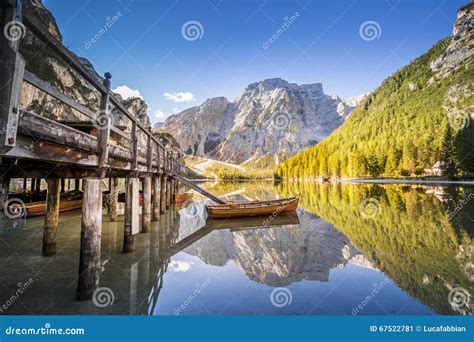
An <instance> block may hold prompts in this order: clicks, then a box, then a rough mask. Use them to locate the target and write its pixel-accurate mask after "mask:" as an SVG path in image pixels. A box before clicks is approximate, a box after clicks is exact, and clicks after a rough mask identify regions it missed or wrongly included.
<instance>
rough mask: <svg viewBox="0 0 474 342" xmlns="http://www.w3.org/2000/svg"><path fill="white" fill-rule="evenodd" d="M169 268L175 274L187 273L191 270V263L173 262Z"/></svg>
mask: <svg viewBox="0 0 474 342" xmlns="http://www.w3.org/2000/svg"><path fill="white" fill-rule="evenodd" d="M168 267H169V269H170V270H172V271H174V272H187V271H189V270H190V269H191V263H190V262H189V261H184V260H171V261H170V263H169V265H168Z"/></svg>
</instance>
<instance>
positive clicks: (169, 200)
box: [166, 178, 173, 209]
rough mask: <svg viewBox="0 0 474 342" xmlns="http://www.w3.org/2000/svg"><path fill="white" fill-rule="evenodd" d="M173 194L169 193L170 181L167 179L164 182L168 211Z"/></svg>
mask: <svg viewBox="0 0 474 342" xmlns="http://www.w3.org/2000/svg"><path fill="white" fill-rule="evenodd" d="M172 196H173V194H172V193H171V179H170V178H167V181H166V209H169V207H170V205H171V197H172Z"/></svg>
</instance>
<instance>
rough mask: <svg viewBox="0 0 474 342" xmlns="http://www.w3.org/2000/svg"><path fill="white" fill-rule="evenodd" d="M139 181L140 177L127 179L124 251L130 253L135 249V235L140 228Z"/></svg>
mask: <svg viewBox="0 0 474 342" xmlns="http://www.w3.org/2000/svg"><path fill="white" fill-rule="evenodd" d="M139 184H140V183H139V182H138V178H126V179H125V188H126V189H125V213H124V214H125V217H124V228H125V229H124V235H123V252H124V253H130V252H133V251H134V249H135V239H134V235H135V234H137V233H138V232H139V230H140V227H139V225H140V221H139V215H138V210H139V197H138V196H139V191H138V188H139Z"/></svg>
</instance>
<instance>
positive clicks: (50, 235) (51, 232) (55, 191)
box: [43, 178, 60, 256]
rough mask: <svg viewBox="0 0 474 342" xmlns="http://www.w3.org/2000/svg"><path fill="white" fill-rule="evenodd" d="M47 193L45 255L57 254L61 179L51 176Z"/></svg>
mask: <svg viewBox="0 0 474 342" xmlns="http://www.w3.org/2000/svg"><path fill="white" fill-rule="evenodd" d="M46 181H47V183H48V192H47V193H46V213H45V217H44V226H43V256H52V255H55V254H56V232H57V230H58V223H59V197H60V187H59V185H60V179H59V178H49V179H47V180H46Z"/></svg>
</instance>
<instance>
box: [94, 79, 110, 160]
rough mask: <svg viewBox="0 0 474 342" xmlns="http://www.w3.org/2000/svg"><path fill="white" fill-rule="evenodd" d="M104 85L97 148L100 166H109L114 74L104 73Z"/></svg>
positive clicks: (98, 118)
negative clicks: (111, 91) (112, 79)
mask: <svg viewBox="0 0 474 342" xmlns="http://www.w3.org/2000/svg"><path fill="white" fill-rule="evenodd" d="M104 77H105V79H104V82H103V84H104V87H105V88H106V92H105V93H103V94H102V97H101V99H100V112H99V115H98V116H97V121H98V124H97V129H98V132H97V150H98V153H99V168H103V167H106V166H107V160H108V158H109V149H108V145H109V139H110V125H112V117H111V116H110V111H109V97H110V79H111V78H112V75H111V74H110V73H108V72H106V73H105V74H104Z"/></svg>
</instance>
